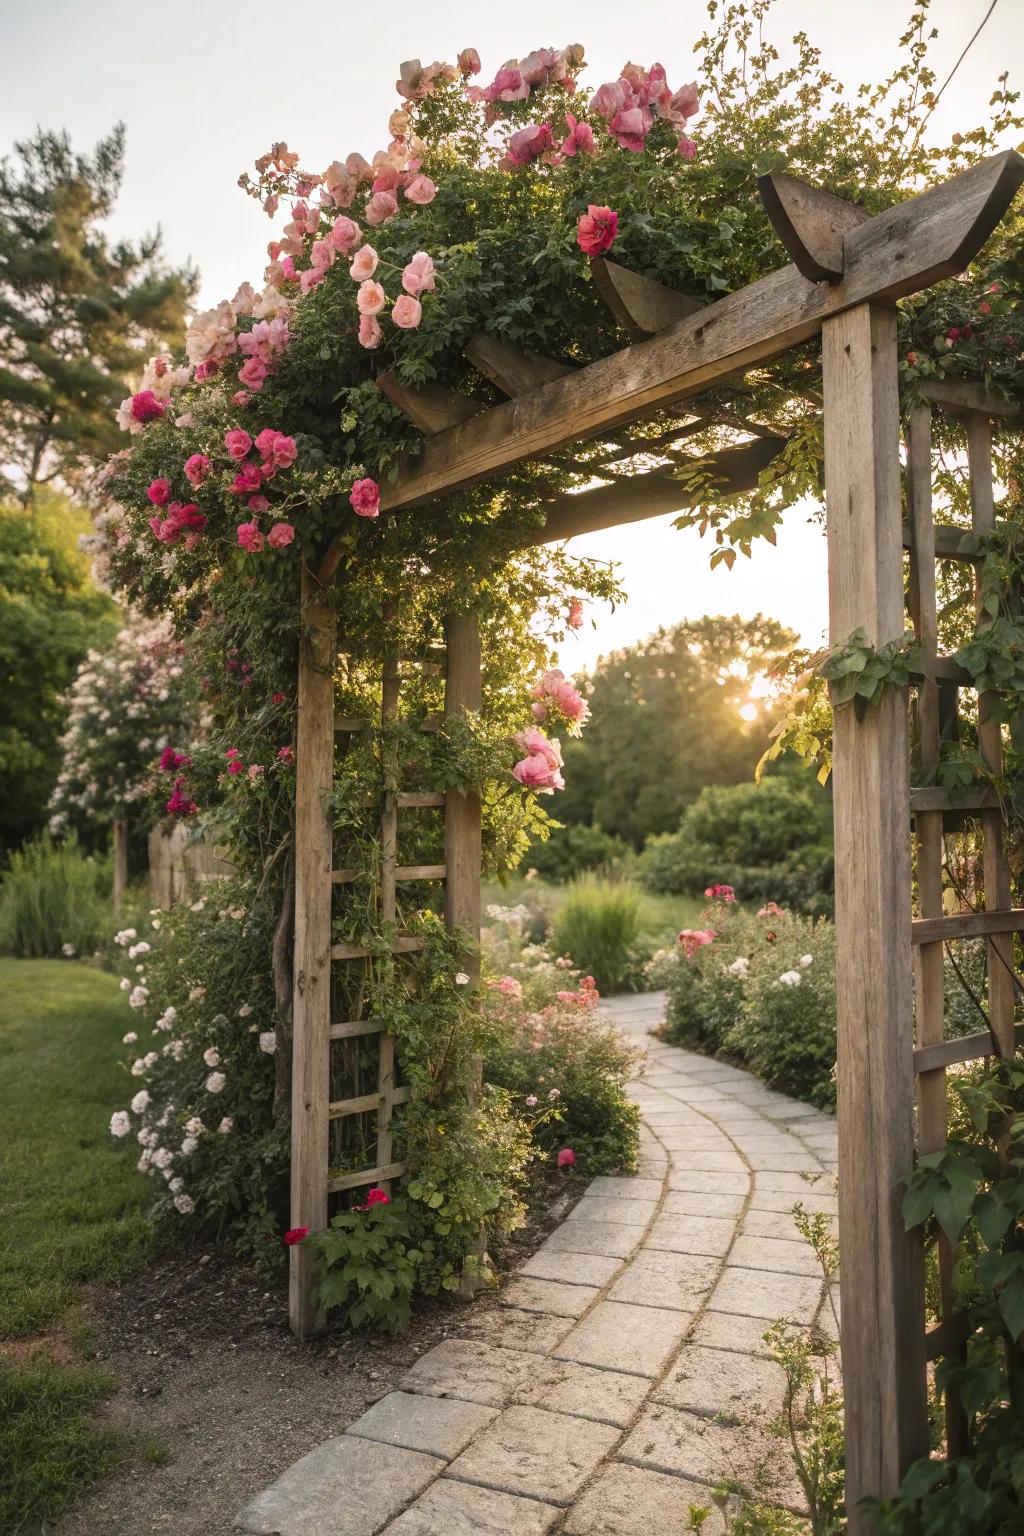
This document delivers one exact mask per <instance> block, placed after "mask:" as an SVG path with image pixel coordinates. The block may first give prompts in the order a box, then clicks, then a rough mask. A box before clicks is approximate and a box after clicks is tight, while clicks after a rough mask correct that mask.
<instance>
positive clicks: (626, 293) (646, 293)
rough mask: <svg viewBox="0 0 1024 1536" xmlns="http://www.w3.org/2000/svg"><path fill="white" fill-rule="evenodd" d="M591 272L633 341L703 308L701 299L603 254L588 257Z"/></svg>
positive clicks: (595, 283)
mask: <svg viewBox="0 0 1024 1536" xmlns="http://www.w3.org/2000/svg"><path fill="white" fill-rule="evenodd" d="M590 274H591V276H592V277H593V279H594V287H595V288H596V289H597V291H598V293H599V294H600V295H601V297H602V299H603V300H604V302H605V303H606V304H607V306H608V308H609V309H610V310H611V312H612V314H613V315H614V316H615V319H616V320H617V321H618V323H619V324H620V325H621V326H623V327H624V328H625V329H626V330H627V331H628V332H629V334H630V336H632V338H633V340H634V341H643V340H644V339H645V337H647V336H654V335H656V334H657V332H658V331H663V330H665V329H666V328H667V327H668V326H670V325H674V324H675V322H676V321H677V320H682V319H685V317H686V316H687V315H695V314H696V313H697V311H698V310H700V309H704V308H705V305H704V304H702V303H701V301H700V299H691V298H690V297H689V295H687V294H685V293H677V292H676V290H675V289H674V288H667V287H666V286H665V284H664V283H659V282H656V281H655V280H654V278H652V277H644V276H643V275H642V274H641V273H640V272H631V271H630V269H629V268H628V267H620V266H619V263H618V262H617V261H609V260H608V258H607V257H606V256H594V257H593V258H592V259H591V263H590Z"/></svg>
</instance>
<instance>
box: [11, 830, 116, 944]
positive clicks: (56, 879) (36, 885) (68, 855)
mask: <svg viewBox="0 0 1024 1536" xmlns="http://www.w3.org/2000/svg"><path fill="white" fill-rule="evenodd" d="M111 915H112V913H111V905H110V860H109V859H106V858H99V857H97V856H96V855H95V854H88V853H86V852H84V850H83V849H82V848H81V847H80V846H79V844H78V840H77V838H75V837H69V838H67V839H66V840H65V841H64V842H63V843H59V844H58V843H54V842H52V841H51V839H50V838H49V837H41V838H40V839H39V840H38V841H37V842H34V843H26V844H25V846H24V848H21V849H19V850H17V851H16V852H14V853H12V854H11V862H10V865H9V866H8V868H7V870H6V871H5V872H4V874H3V877H2V883H0V951H2V952H3V953H5V954H9V955H20V956H21V957H22V958H23V959H34V958H40V957H42V956H46V955H51V956H58V955H63V956H64V957H65V958H68V959H70V958H71V957H73V956H75V955H91V954H92V953H93V952H94V951H95V950H96V949H97V948H98V947H99V946H100V945H101V944H102V943H103V941H104V940H105V939H106V937H107V934H108V932H109V927H110V922H111Z"/></svg>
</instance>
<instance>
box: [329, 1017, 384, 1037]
mask: <svg viewBox="0 0 1024 1536" xmlns="http://www.w3.org/2000/svg"><path fill="white" fill-rule="evenodd" d="M383 1030H384V1025H383V1024H381V1023H379V1022H378V1021H377V1020H376V1019H352V1020H351V1021H350V1022H347V1023H345V1024H332V1025H331V1026H330V1029H329V1031H328V1034H329V1037H330V1039H332V1040H359V1039H361V1038H362V1036H363V1035H379V1034H382V1033H383Z"/></svg>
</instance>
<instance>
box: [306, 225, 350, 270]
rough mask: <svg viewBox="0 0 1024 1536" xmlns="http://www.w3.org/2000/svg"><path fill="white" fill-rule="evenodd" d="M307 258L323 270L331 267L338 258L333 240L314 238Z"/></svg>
mask: <svg viewBox="0 0 1024 1536" xmlns="http://www.w3.org/2000/svg"><path fill="white" fill-rule="evenodd" d="M349 222H351V221H349ZM309 259H310V261H311V262H312V263H313V265H314V267H323V268H324V270H325V271H326V270H327V269H328V268H330V267H333V266H334V263H335V262H336V261H337V259H338V251H337V248H336V246H335V244H334V242H333V240H314V241H313V248H312V250H311V251H310V253H309Z"/></svg>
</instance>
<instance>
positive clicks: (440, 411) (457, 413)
mask: <svg viewBox="0 0 1024 1536" xmlns="http://www.w3.org/2000/svg"><path fill="white" fill-rule="evenodd" d="M377 388H378V389H379V390H380V391H381V393H382V394H384V395H386V396H387V397H388V399H389V400H390V401H391V404H392V405H397V407H398V409H399V410H400V411H402V412H403V413H404V414H405V415H406V416H408V418H409V420H410V421H411V422H412V424H413V426H416V427H419V429H420V431H421V432H423V433H424V434H425V435H426V436H427V437H433V436H434V434H435V433H436V432H444V431H445V430H446V429H447V428H448V427H455V426H458V424H459V422H460V421H468V420H469V418H470V417H471V416H477V415H479V413H480V412H481V411H482V410H484V406H483V405H482V404H481V402H480V401H479V400H471V399H470V398H469V396H468V395H460V394H458V393H457V392H456V391H455V390H454V389H446V388H445V387H444V385H443V384H425V385H423V387H422V388H421V389H409V388H408V387H407V386H406V385H405V384H402V383H400V382H399V379H398V375H397V374H396V373H395V372H394V371H393V370H392V369H389V370H388V371H387V373H382V374H379V375H378V377H377Z"/></svg>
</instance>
